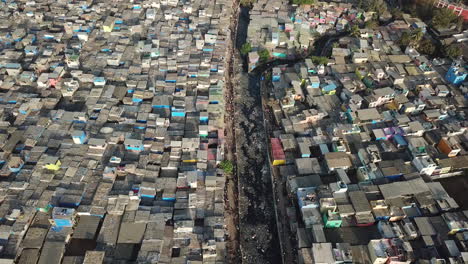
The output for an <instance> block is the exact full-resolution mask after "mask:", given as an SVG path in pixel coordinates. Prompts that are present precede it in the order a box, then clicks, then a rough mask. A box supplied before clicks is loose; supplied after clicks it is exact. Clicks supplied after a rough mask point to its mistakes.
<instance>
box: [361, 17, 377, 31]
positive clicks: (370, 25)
mask: <svg viewBox="0 0 468 264" xmlns="http://www.w3.org/2000/svg"><path fill="white" fill-rule="evenodd" d="M364 25H365V27H366V28H369V29H376V28H378V27H379V23H378V22H377V21H375V20H374V19H371V20H368V21H366V23H364Z"/></svg>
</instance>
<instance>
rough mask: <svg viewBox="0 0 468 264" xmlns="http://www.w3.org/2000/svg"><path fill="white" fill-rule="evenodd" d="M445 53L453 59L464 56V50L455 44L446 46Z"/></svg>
mask: <svg viewBox="0 0 468 264" xmlns="http://www.w3.org/2000/svg"><path fill="white" fill-rule="evenodd" d="M443 51H444V54H445V55H446V56H447V57H450V58H452V59H455V58H457V57H460V56H461V55H462V49H461V48H460V47H459V46H457V45H455V44H452V45H448V46H445V47H444V49H443Z"/></svg>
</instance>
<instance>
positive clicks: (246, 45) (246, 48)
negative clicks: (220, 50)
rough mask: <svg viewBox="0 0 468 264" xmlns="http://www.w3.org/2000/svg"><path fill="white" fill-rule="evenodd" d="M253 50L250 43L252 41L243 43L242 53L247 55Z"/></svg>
mask: <svg viewBox="0 0 468 264" xmlns="http://www.w3.org/2000/svg"><path fill="white" fill-rule="evenodd" d="M251 51H252V45H250V43H248V42H247V43H244V44H243V45H242V47H241V48H240V53H241V54H242V55H247V54H248V53H249V52H251Z"/></svg>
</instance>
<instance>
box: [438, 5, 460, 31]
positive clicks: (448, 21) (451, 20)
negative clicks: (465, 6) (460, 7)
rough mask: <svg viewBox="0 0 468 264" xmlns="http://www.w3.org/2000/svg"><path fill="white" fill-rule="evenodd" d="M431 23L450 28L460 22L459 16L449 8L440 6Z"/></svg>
mask: <svg viewBox="0 0 468 264" xmlns="http://www.w3.org/2000/svg"><path fill="white" fill-rule="evenodd" d="M431 23H432V25H433V26H434V27H436V28H448V27H451V26H453V25H456V24H458V17H457V15H455V14H454V13H453V11H452V10H450V9H448V8H438V9H437V10H436V11H434V16H433V17H432V21H431Z"/></svg>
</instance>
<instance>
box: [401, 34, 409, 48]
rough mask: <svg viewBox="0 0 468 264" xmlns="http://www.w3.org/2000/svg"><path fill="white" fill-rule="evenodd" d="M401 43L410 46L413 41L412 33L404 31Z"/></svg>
mask: <svg viewBox="0 0 468 264" xmlns="http://www.w3.org/2000/svg"><path fill="white" fill-rule="evenodd" d="M399 43H400V45H401V46H404V47H406V46H408V45H409V44H410V43H411V35H410V33H409V32H407V31H404V32H403V33H401V37H400V40H399Z"/></svg>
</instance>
